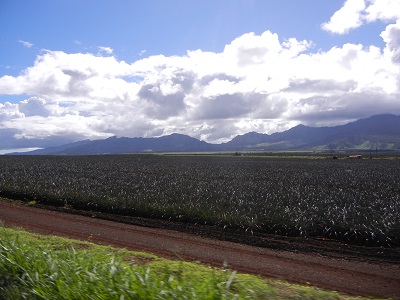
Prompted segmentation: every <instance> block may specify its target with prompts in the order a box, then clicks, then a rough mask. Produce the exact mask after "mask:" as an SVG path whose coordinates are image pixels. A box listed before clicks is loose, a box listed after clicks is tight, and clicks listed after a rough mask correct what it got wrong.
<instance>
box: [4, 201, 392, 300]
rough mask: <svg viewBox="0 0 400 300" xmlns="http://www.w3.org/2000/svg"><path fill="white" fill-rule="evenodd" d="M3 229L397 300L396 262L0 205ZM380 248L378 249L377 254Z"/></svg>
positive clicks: (7, 203) (33, 208) (9, 204)
mask: <svg viewBox="0 0 400 300" xmlns="http://www.w3.org/2000/svg"><path fill="white" fill-rule="evenodd" d="M0 221H1V222H2V223H3V224H4V225H5V226H7V227H14V226H17V227H22V228H25V229H28V230H31V231H34V232H38V233H43V234H51V235H59V236H65V237H70V238H75V239H80V240H90V241H92V242H96V243H100V244H106V245H114V246H118V247H124V248H127V249H130V250H138V251H147V252H152V253H155V254H158V255H160V256H163V257H168V258H176V259H184V260H188V261H201V262H202V263H206V264H210V265H213V266H217V267H221V266H222V265H223V263H224V262H226V263H227V264H228V266H229V268H231V269H235V270H238V271H241V272H246V273H252V274H258V275H262V276H267V277H273V278H279V279H284V280H288V281H290V282H295V283H301V284H311V285H314V286H317V287H321V288H325V289H330V290H336V291H340V292H344V293H348V294H352V295H359V296H375V297H392V298H397V299H400V261H394V260H392V261H390V262H387V261H385V260H384V259H383V260H382V261H377V260H368V259H367V260H363V259H355V258H354V257H351V258H346V257H345V256H337V257H332V256H326V255H320V254H318V253H316V252H311V253H307V252H301V251H286V250H275V249H268V248H264V247H255V246H250V245H245V244H240V243H234V242H229V241H221V240H218V239H212V238H206V237H202V236H199V235H196V234H189V233H185V232H181V231H175V230H170V229H160V228H149V227H144V226H138V225H132V224H124V223H120V222H114V221H109V220H103V219H98V218H93V217H88V216H82V215H75V214H67V213H62V212H58V211H52V210H46V209H40V208H35V207H30V206H24V205H17V204H14V203H12V202H8V201H0ZM378 250H379V249H377V251H378Z"/></svg>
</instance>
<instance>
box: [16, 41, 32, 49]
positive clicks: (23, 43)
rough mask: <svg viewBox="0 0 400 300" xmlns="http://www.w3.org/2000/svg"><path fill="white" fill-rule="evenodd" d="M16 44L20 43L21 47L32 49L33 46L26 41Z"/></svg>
mask: <svg viewBox="0 0 400 300" xmlns="http://www.w3.org/2000/svg"><path fill="white" fill-rule="evenodd" d="M18 42H19V43H21V44H22V45H24V47H26V48H32V47H33V44H32V43H29V42H27V41H23V40H19V41H18Z"/></svg>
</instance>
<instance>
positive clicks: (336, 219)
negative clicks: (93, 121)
mask: <svg viewBox="0 0 400 300" xmlns="http://www.w3.org/2000/svg"><path fill="white" fill-rule="evenodd" d="M0 193H1V194H2V195H5V196H13V197H17V198H19V199H24V200H26V201H35V202H36V203H44V204H50V205H56V206H64V207H71V208H76V209H84V210H90V211H101V212H107V213H113V214H123V215H128V216H140V217H147V218H154V219H164V220H172V221H180V222H187V223H192V224H196V223H197V224H210V225H215V226H216V227H220V228H238V229H242V230H243V232H245V233H246V234H249V235H250V234H252V233H253V232H265V233H271V234H276V235H286V236H302V237H307V238H323V239H333V240H338V241H344V242H347V243H355V244H361V245H374V246H376V245H379V246H386V247H393V246H398V245H399V242H400V160H324V159H315V160H313V159H300V158H287V159H282V158H259V157H233V156H231V157H223V156H167V155H119V156H2V157H0Z"/></svg>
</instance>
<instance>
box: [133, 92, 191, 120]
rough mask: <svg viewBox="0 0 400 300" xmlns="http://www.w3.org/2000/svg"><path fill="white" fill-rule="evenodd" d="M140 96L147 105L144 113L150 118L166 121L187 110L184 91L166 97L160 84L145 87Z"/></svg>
mask: <svg viewBox="0 0 400 300" xmlns="http://www.w3.org/2000/svg"><path fill="white" fill-rule="evenodd" d="M138 96H139V98H140V99H142V100H144V101H145V102H146V103H147V105H146V107H145V109H144V111H145V113H146V114H147V115H148V116H149V117H150V118H154V119H159V120H165V119H168V118H169V117H172V116H176V115H178V114H180V113H181V112H182V111H184V110H185V109H186V104H185V102H184V98H185V93H184V92H183V91H178V92H176V93H173V94H167V95H164V94H163V92H162V90H161V86H160V84H145V85H143V86H142V87H141V88H140V91H139V93H138Z"/></svg>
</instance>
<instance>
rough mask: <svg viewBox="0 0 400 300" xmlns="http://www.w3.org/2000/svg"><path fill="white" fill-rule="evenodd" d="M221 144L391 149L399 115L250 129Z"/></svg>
mask: <svg viewBox="0 0 400 300" xmlns="http://www.w3.org/2000/svg"><path fill="white" fill-rule="evenodd" d="M223 145H224V147H225V148H226V149H236V150H245V149H263V150H348V149H359V150H368V149H371V148H373V149H375V148H379V149H380V150H395V149H400V116H395V115H390V114H386V115H377V116H372V117H370V118H366V119H361V120H358V121H355V122H352V123H349V124H346V125H341V126H334V127H308V126H304V125H297V126H296V127H293V128H291V129H289V130H287V131H284V132H278V133H273V134H271V135H268V134H261V133H255V132H250V133H246V134H244V135H239V136H236V137H235V138H234V139H232V140H231V141H230V142H228V143H225V144H223Z"/></svg>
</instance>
